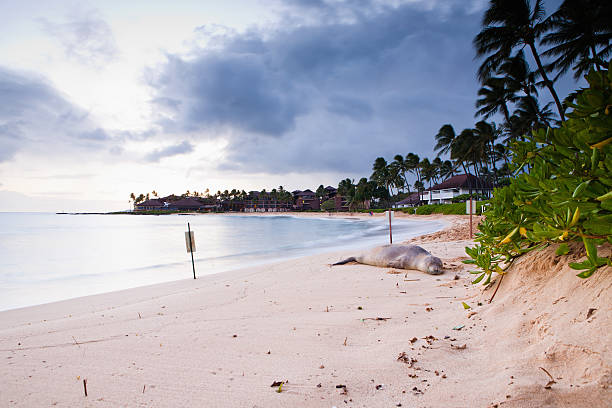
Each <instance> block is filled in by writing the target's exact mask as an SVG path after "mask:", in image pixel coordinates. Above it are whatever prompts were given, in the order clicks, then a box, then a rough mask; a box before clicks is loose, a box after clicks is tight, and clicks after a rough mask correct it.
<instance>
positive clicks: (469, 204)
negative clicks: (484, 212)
mask: <svg viewBox="0 0 612 408" xmlns="http://www.w3.org/2000/svg"><path fill="white" fill-rule="evenodd" d="M465 213H466V214H476V200H467V201H466V202H465Z"/></svg>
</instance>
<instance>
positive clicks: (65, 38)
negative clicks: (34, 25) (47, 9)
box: [38, 10, 118, 66]
mask: <svg viewBox="0 0 612 408" xmlns="http://www.w3.org/2000/svg"><path fill="white" fill-rule="evenodd" d="M38 21H39V23H40V24H41V26H42V28H43V30H44V31H45V32H46V33H47V34H48V35H50V36H52V37H55V38H57V39H58V40H59V42H60V43H61V45H62V47H63V48H64V52H65V54H66V56H67V57H68V58H71V59H74V60H77V61H79V62H81V63H84V64H88V65H93V66H100V65H103V64H105V63H107V62H109V61H111V60H112V59H114V58H115V57H116V56H117V54H118V50H117V46H116V44H115V38H114V36H113V32H112V30H111V28H110V26H109V25H108V23H107V22H106V21H104V20H103V19H102V18H101V17H100V16H99V15H98V13H97V12H95V11H91V10H90V11H87V12H84V11H80V12H77V13H75V14H74V15H72V16H70V17H68V18H67V19H66V21H65V22H62V23H56V22H52V21H49V20H47V19H44V18H41V19H39V20H38Z"/></svg>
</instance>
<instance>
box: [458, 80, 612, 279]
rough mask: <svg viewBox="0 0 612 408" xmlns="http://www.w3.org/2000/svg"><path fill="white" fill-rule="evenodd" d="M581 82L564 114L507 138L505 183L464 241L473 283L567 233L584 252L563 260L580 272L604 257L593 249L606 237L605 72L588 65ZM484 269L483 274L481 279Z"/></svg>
mask: <svg viewBox="0 0 612 408" xmlns="http://www.w3.org/2000/svg"><path fill="white" fill-rule="evenodd" d="M586 79H587V81H588V83H589V88H587V89H583V90H581V91H579V92H578V93H577V100H576V103H575V104H569V107H570V108H572V109H573V111H572V112H570V113H568V114H567V117H568V120H567V121H566V122H564V123H563V124H562V125H561V127H559V128H549V129H540V130H538V131H536V132H533V134H532V135H531V136H529V137H528V138H527V141H524V142H515V143H514V144H513V145H512V151H513V153H514V157H513V170H514V171H515V173H516V174H518V176H517V177H516V178H514V179H512V180H511V182H510V185H509V186H507V187H504V188H501V189H496V190H495V192H494V197H493V199H491V204H492V205H491V208H490V209H489V210H487V212H486V218H485V220H484V221H483V222H482V223H481V224H480V226H479V229H480V231H481V232H480V233H478V234H476V241H477V244H476V246H475V247H473V248H466V252H467V254H468V255H469V256H470V257H471V258H472V259H469V260H467V261H464V262H465V263H469V264H474V265H476V266H478V267H479V269H480V270H479V271H473V272H472V273H475V274H478V275H479V276H478V277H477V278H476V280H475V281H474V283H478V282H480V281H484V283H488V282H489V281H490V280H491V275H492V273H493V272H496V273H500V274H503V273H504V271H505V269H507V268H508V267H509V265H511V264H512V262H513V261H514V260H515V259H516V258H517V257H519V256H521V255H523V254H525V253H527V252H529V251H532V250H534V249H537V248H543V247H544V246H547V245H549V244H551V243H560V244H561V245H560V246H559V248H558V249H557V255H558V256H562V255H565V254H567V253H568V252H569V247H568V245H567V244H566V242H567V241H582V243H583V245H584V247H585V249H586V254H587V257H586V260H584V261H583V262H580V263H571V264H570V267H572V268H573V269H576V270H579V271H581V272H580V273H579V274H578V275H577V276H579V277H581V278H587V277H589V276H591V275H592V274H593V273H594V272H595V271H596V270H597V269H598V268H600V267H602V266H604V265H606V264H608V265H610V264H612V261H611V259H610V258H601V257H599V256H598V255H597V245H598V244H602V243H604V242H609V243H612V143H611V142H612V88H611V85H610V84H611V81H612V74H611V71H610V70H609V69H608V70H607V71H606V70H603V71H602V72H595V71H591V72H590V73H589V74H588V75H587V76H586ZM485 277H486V279H484V278H485Z"/></svg>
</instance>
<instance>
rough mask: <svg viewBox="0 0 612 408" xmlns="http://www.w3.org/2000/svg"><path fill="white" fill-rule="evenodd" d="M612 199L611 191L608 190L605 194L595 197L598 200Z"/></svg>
mask: <svg viewBox="0 0 612 408" xmlns="http://www.w3.org/2000/svg"><path fill="white" fill-rule="evenodd" d="M610 199H612V191H608V192H607V193H606V194H604V195H601V196H599V197H597V200H599V201H606V200H610Z"/></svg>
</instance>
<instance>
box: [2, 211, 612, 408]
mask: <svg viewBox="0 0 612 408" xmlns="http://www.w3.org/2000/svg"><path fill="white" fill-rule="evenodd" d="M319 216H320V215H319ZM366 216H368V215H366ZM406 217H408V216H406ZM428 217H430V218H431V219H440V217H441V216H438V215H435V216H428ZM419 219H427V217H419ZM444 220H445V221H446V222H447V223H448V225H449V228H447V229H446V230H444V231H442V232H438V233H435V234H431V235H429V236H424V237H420V238H416V239H413V240H411V241H412V242H414V243H418V244H419V245H422V246H423V247H424V248H425V249H427V250H429V251H430V252H432V253H433V254H434V255H436V256H438V257H440V258H442V259H443V261H444V264H445V267H446V272H445V273H444V274H442V275H439V276H432V275H427V274H425V273H423V272H419V271H412V270H410V271H404V270H394V269H391V268H377V267H372V266H366V265H358V264H349V265H342V266H334V267H330V266H329V265H330V264H331V263H333V262H336V261H338V260H340V259H343V258H344V257H346V256H350V255H351V251H350V250H343V251H341V252H335V253H327V254H322V255H315V256H309V257H304V258H300V259H297V260H291V261H286V262H281V263H276V264H271V265H265V266H257V267H248V265H245V268H244V269H241V270H239V271H233V272H228V273H223V274H217V275H210V276H205V277H202V278H199V279H197V280H192V279H191V280H190V279H186V280H182V281H176V282H171V283H165V284H159V285H154V286H148V287H141V288H136V289H129V290H125V291H121V292H113V293H108V294H102V295H95V296H89V297H84V298H77V299H71V300H67V301H62V302H57V303H52V304H48V305H42V306H35V307H29V308H24V309H17V310H11V311H6V312H1V313H0V359H1V360H2V362H3V363H2V365H1V366H0V367H1V368H0V378H1V384H2V386H1V387H0V406H7V407H10V406H19V407H35V406H36V407H38V406H60V407H79V406H83V407H90V406H91V407H94V406H100V407H116V406H129V407H134V406H152V407H182V406H185V407H196V406H206V407H329V408H331V407H334V406H335V407H395V406H398V407H399V406H402V407H492V406H507V407H581V406H589V407H607V406H609V401H610V400H611V398H612V393H611V391H610V390H611V387H612V368H611V366H612V358H611V355H610V348H611V346H612V319H611V317H610V316H611V315H612V314H611V313H610V312H611V308H610V299H611V298H612V297H611V288H612V279H611V276H610V268H609V267H607V268H603V269H602V270H600V271H598V272H597V273H596V274H595V275H594V276H593V277H592V278H590V279H588V280H580V279H578V278H576V277H575V276H574V275H575V274H574V273H573V272H572V271H571V270H570V269H569V267H568V266H567V263H566V262H565V263H564V262H558V260H557V259H556V258H555V256H554V248H547V249H545V250H544V251H541V252H539V253H537V254H529V255H528V256H525V257H523V258H522V259H520V260H519V261H518V262H517V263H516V265H515V266H513V269H512V270H511V273H509V274H508V275H507V277H506V278H505V279H504V280H503V283H502V284H501V285H500V288H499V291H498V292H497V294H496V296H495V298H494V300H493V302H492V303H490V304H489V302H488V301H489V299H490V298H491V296H492V294H493V291H494V290H495V285H491V286H489V287H487V288H484V287H483V286H482V285H472V284H471V283H470V282H471V280H472V279H473V277H472V275H470V274H469V272H468V269H467V268H466V267H465V266H464V265H463V264H462V263H461V260H462V259H465V253H464V247H465V246H466V245H469V244H470V243H471V241H470V240H469V233H468V232H467V231H468V227H467V224H466V223H467V220H468V217H466V216H447V217H444ZM609 250H610V248H609V246H606V247H602V249H601V251H602V254H605V253H606V251H609ZM581 256H582V255H581V254H580V253H576V254H575V255H573V256H572V260H573V259H580V257H581ZM463 303H465V304H466V305H468V306H469V307H470V308H469V309H465V308H464V305H463ZM549 374H550V376H551V377H552V378H550V377H549ZM84 379H86V380H87V394H88V395H87V397H86V396H85V395H84V384H83V380H84ZM551 380H552V382H551ZM277 382H283V384H282V387H280V388H279V386H278V385H276V386H274V387H271V385H272V384H274V383H277ZM279 391H280V392H279Z"/></svg>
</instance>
